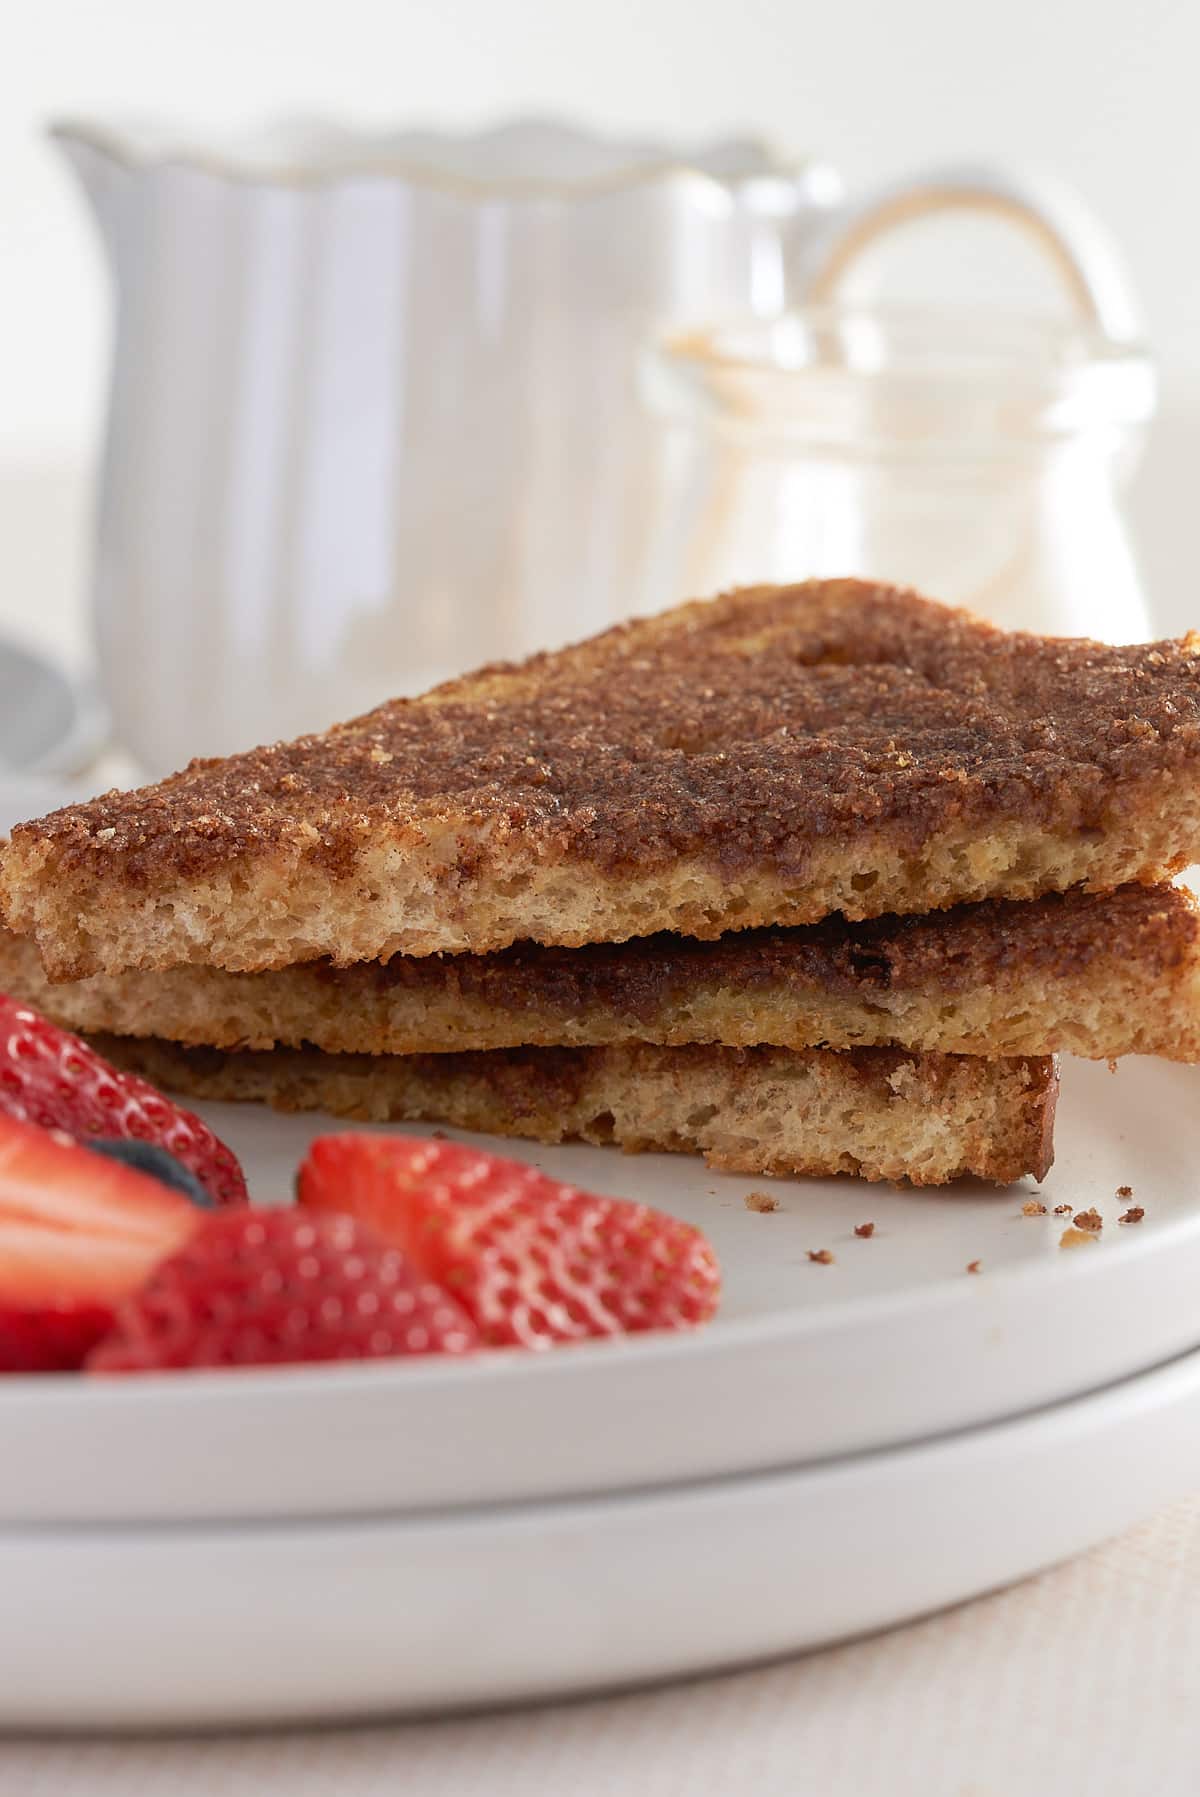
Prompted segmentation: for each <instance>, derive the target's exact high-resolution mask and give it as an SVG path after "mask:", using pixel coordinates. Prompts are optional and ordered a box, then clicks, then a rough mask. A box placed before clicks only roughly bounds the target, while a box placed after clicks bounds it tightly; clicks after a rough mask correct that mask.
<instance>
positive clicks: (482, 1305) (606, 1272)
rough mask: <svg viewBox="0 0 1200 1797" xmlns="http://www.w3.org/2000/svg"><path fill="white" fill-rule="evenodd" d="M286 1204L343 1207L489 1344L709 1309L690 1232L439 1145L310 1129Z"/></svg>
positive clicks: (708, 1276)
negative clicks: (432, 1284)
mask: <svg viewBox="0 0 1200 1797" xmlns="http://www.w3.org/2000/svg"><path fill="white" fill-rule="evenodd" d="M298 1191H299V1198H300V1203H301V1204H302V1205H304V1206H305V1207H307V1208H308V1209H312V1210H338V1211H349V1212H350V1213H351V1215H353V1216H355V1217H359V1218H361V1219H362V1221H363V1222H364V1223H368V1224H370V1225H371V1227H372V1228H374V1229H377V1230H378V1231H379V1233H380V1235H382V1236H383V1237H384V1238H385V1239H386V1240H387V1241H389V1242H393V1243H395V1245H396V1247H397V1248H399V1249H401V1250H402V1252H403V1253H404V1254H405V1255H406V1256H407V1257H408V1259H409V1260H410V1261H412V1262H413V1264H414V1265H416V1266H418V1267H420V1268H421V1270H422V1272H423V1273H424V1274H425V1275H426V1276H427V1277H428V1278H430V1279H433V1280H436V1281H437V1283H438V1284H439V1285H443V1286H445V1287H446V1289H447V1291H450V1292H453V1294H454V1296H455V1297H456V1298H457V1299H458V1300H459V1302H460V1303H461V1304H462V1306H463V1308H464V1310H466V1311H467V1312H468V1313H469V1314H470V1315H471V1316H472V1317H473V1318H474V1320H475V1322H476V1324H477V1325H478V1327H479V1330H480V1333H481V1334H482V1336H483V1339H484V1341H485V1342H487V1343H489V1344H490V1345H492V1346H500V1345H503V1344H519V1345H522V1346H525V1347H530V1348H542V1347H549V1346H550V1345H551V1344H553V1343H554V1342H561V1341H575V1340H578V1339H580V1338H581V1337H584V1336H592V1335H618V1334H621V1333H623V1332H625V1331H633V1330H643V1329H682V1328H688V1327H690V1326H692V1325H694V1324H696V1323H703V1322H706V1321H707V1320H708V1318H709V1317H710V1316H712V1314H713V1312H714V1311H715V1309H716V1307H717V1300H718V1297H719V1295H720V1272H719V1270H718V1267H717V1262H716V1257H715V1256H714V1254H713V1251H712V1248H711V1247H710V1246H709V1244H708V1242H707V1241H706V1240H705V1238H704V1237H703V1236H702V1235H701V1233H700V1231H699V1230H698V1229H693V1228H692V1227H691V1225H690V1224H687V1223H680V1222H677V1221H676V1219H675V1218H673V1217H667V1216H664V1215H663V1214H662V1212H661V1211H655V1210H651V1209H650V1208H649V1207H648V1206H647V1205H644V1204H631V1203H628V1202H626V1201H625V1200H623V1199H620V1198H597V1197H593V1196H591V1195H590V1194H589V1193H587V1192H580V1191H578V1190H576V1188H575V1187H574V1186H568V1185H560V1184H559V1182H558V1181H557V1180H554V1179H548V1178H547V1177H546V1175H545V1174H543V1173H539V1172H538V1171H537V1169H536V1168H534V1167H527V1166H525V1165H524V1164H523V1163H522V1162H519V1161H510V1160H502V1159H501V1158H500V1157H499V1156H497V1155H493V1154H483V1153H481V1152H480V1151H479V1150H477V1149H474V1148H464V1147H460V1146H458V1145H457V1144H455V1143H451V1142H424V1141H417V1140H413V1139H412V1138H410V1137H404V1136H377V1135H362V1134H347V1135H338V1136H322V1137H321V1138H319V1139H318V1140H317V1141H316V1142H314V1143H313V1145H312V1147H311V1148H310V1149H309V1152H308V1157H307V1159H306V1160H305V1162H304V1164H303V1166H302V1167H301V1169H300V1174H299V1181H298Z"/></svg>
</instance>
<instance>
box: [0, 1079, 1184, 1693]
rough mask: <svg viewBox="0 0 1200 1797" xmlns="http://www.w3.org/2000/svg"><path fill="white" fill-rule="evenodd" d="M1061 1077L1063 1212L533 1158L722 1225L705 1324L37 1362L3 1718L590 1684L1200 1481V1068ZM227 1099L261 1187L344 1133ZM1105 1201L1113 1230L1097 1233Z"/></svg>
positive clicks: (16, 1403) (19, 1456) (672, 1164)
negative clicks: (715, 1313)
mask: <svg viewBox="0 0 1200 1797" xmlns="http://www.w3.org/2000/svg"><path fill="white" fill-rule="evenodd" d="M1066 1083H1067V1085H1068V1092H1067V1094H1066V1099H1065V1102H1064V1103H1063V1106H1062V1111H1061V1116H1062V1123H1061V1125H1060V1129H1059V1143H1058V1164H1057V1166H1056V1168H1055V1170H1054V1172H1053V1173H1052V1174H1051V1175H1050V1178H1049V1180H1048V1181H1047V1184H1046V1186H1045V1188H1044V1189H1043V1191H1042V1192H1041V1193H1040V1194H1036V1195H1037V1196H1040V1198H1041V1200H1042V1201H1043V1202H1044V1203H1045V1205H1046V1207H1047V1208H1046V1212H1045V1214H1044V1215H1025V1214H1023V1211H1022V1203H1023V1201H1024V1200H1026V1199H1028V1198H1031V1197H1033V1196H1035V1193H1034V1190H1033V1188H1032V1187H1030V1188H1028V1189H1023V1188H1013V1189H1010V1190H1007V1191H1002V1192H996V1191H993V1190H991V1189H989V1188H983V1187H979V1186H971V1185H964V1186H962V1187H959V1188H951V1189H949V1190H946V1191H940V1192H938V1193H937V1194H936V1195H930V1194H929V1193H924V1194H919V1193H911V1192H898V1191H892V1190H889V1189H883V1188H873V1187H869V1186H866V1185H863V1184H860V1183H855V1182H853V1181H850V1180H840V1181H827V1182H821V1181H807V1182H803V1183H799V1182H795V1183H793V1182H786V1181H773V1182H770V1190H771V1194H772V1196H774V1197H776V1198H777V1200H778V1205H779V1208H778V1209H777V1210H776V1211H774V1212H770V1213H765V1214H760V1213H758V1212H755V1211H754V1210H752V1209H749V1208H747V1206H746V1204H745V1202H744V1200H745V1197H746V1194H747V1192H748V1190H749V1189H750V1187H751V1186H752V1184H753V1182H752V1181H748V1180H746V1179H744V1178H731V1177H720V1176H717V1175H714V1174H712V1173H710V1172H708V1171H707V1170H706V1169H705V1168H704V1167H703V1166H702V1165H700V1164H699V1163H697V1162H695V1161H692V1160H688V1159H682V1158H681V1159H673V1158H670V1157H642V1158H635V1159H624V1158H622V1157H621V1156H619V1155H617V1154H615V1153H614V1152H612V1151H609V1150H601V1149H588V1148H579V1147H572V1148H562V1149H557V1150H539V1149H537V1148H536V1147H532V1146H530V1147H527V1148H524V1149H521V1148H514V1147H513V1145H512V1144H504V1145H503V1151H504V1152H506V1153H522V1152H523V1153H525V1154H526V1155H527V1157H528V1158H530V1159H534V1160H537V1161H538V1163H539V1164H541V1165H543V1166H544V1167H545V1168H546V1169H547V1170H548V1171H549V1172H551V1173H554V1174H559V1175H562V1176H565V1177H569V1178H571V1179H572V1180H574V1181H576V1182H578V1183H580V1184H583V1185H590V1186H592V1187H593V1188H595V1189H596V1190H599V1191H606V1192H612V1193H616V1194H620V1195H626V1196H631V1197H632V1196H637V1197H642V1198H647V1199H649V1200H650V1201H651V1202H653V1203H655V1204H659V1205H661V1206H662V1207H663V1208H665V1209H667V1210H670V1211H673V1212H675V1213H677V1214H678V1215H681V1216H686V1217H688V1218H690V1219H692V1220H693V1221H695V1222H697V1223H700V1224H701V1225H702V1226H703V1227H704V1228H705V1229H706V1230H707V1231H708V1232H709V1234H710V1236H711V1237H712V1239H713V1241H714V1242H715V1244H716V1247H717V1249H718V1252H719V1254H720V1257H721V1261H722V1264H723V1267H724V1270H725V1277H726V1300H725V1303H724V1307H723V1310H722V1314H721V1316H720V1318H719V1320H718V1321H717V1322H715V1323H714V1324H713V1325H711V1326H710V1327H709V1328H708V1329H706V1330H705V1331H703V1332H702V1333H699V1334H697V1335H695V1336H692V1337H664V1338H662V1339H655V1338H645V1339H643V1340H640V1341H638V1340H633V1341H629V1342H626V1343H621V1344H615V1345H614V1344H597V1345H595V1346H587V1347H581V1348H574V1349H563V1350H560V1351H558V1352H556V1353H553V1354H549V1355H546V1356H541V1357H539V1356H522V1355H520V1354H518V1353H510V1354H495V1355H492V1356H490V1357H485V1358H484V1359H482V1360H480V1361H476V1362H474V1363H470V1362H453V1363H438V1362H437V1361H435V1360H429V1361H418V1362H410V1363H392V1364H376V1365H372V1366H346V1367H329V1368H312V1369H303V1368H297V1369H294V1370H292V1369H286V1370H282V1371H273V1372H264V1373H261V1374H259V1373H253V1372H247V1373H242V1374H228V1375H207V1374H204V1375H200V1374H197V1375H176V1376H164V1377H158V1378H140V1379H129V1380H127V1381H113V1382H111V1383H108V1384H101V1383H99V1382H95V1383H92V1382H89V1381H86V1380H83V1379H78V1380H76V1379H70V1378H63V1379H44V1380H32V1379H27V1380H26V1379H9V1380H6V1381H4V1382H3V1383H2V1384H0V1439H2V1440H3V1442H4V1444H5V1451H4V1456H3V1473H2V1475H0V1588H2V1589H3V1591H4V1594H5V1602H4V1604H3V1606H2V1607H0V1721H2V1722H4V1723H7V1724H10V1725H11V1724H23V1725H46V1724H50V1725H55V1726H64V1725H66V1726H70V1725H97V1726H114V1725H131V1726H140V1725H166V1724H205V1723H233V1722H243V1721H255V1722H257V1721H272V1720H283V1719H288V1718H304V1719H305V1720H311V1719H313V1718H316V1717H322V1716H328V1717H340V1716H352V1715H369V1714H375V1713H382V1712H404V1711H416V1710H425V1711H427V1710H430V1709H434V1708H442V1707H447V1706H460V1705H475V1704H482V1703H493V1702H507V1701H511V1700H520V1699H530V1698H539V1697H551V1696H561V1695H564V1694H567V1693H571V1692H582V1691H588V1690H594V1689H599V1688H603V1687H606V1686H613V1685H619V1684H627V1683H631V1682H634V1681H641V1680H647V1679H657V1678H663V1677H668V1676H673V1675H675V1674H680V1673H689V1672H699V1671H702V1670H705V1669H709V1668H716V1667H719V1666H726V1665H731V1664H734V1663H737V1662H741V1661H746V1660H750V1659H754V1658H758V1657H762V1656H767V1655H774V1654H782V1653H789V1652H792V1651H795V1650H797V1649H801V1648H807V1647H814V1646H817V1645H819V1644H822V1643H826V1642H831V1641H834V1640H837V1639H839V1638H841V1637H844V1636H847V1635H853V1634H857V1633H860V1632H862V1631H863V1630H868V1629H873V1628H878V1627H881V1626H884V1625H887V1624H890V1623H895V1622H899V1621H901V1620H903V1619H906V1618H909V1617H913V1616H916V1615H918V1614H920V1613H921V1612H923V1611H927V1610H930V1609H932V1608H935V1607H937V1606H940V1605H943V1604H948V1603H952V1602H955V1601H957V1600H959V1599H962V1598H966V1597H969V1596H972V1595H973V1594H975V1593H978V1592H981V1591H984V1590H987V1589H989V1588H991V1587H994V1586H996V1585H999V1584H1003V1583H1005V1582H1007V1581H1009V1580H1012V1579H1016V1578H1019V1577H1022V1576H1024V1575H1025V1574H1027V1573H1030V1572H1032V1571H1034V1570H1035V1569H1037V1568H1039V1567H1042V1566H1045V1565H1047V1564H1049V1563H1050V1562H1052V1561H1054V1560H1056V1559H1059V1558H1062V1557H1063V1556H1065V1555H1068V1554H1071V1553H1074V1552H1076V1551H1078V1550H1079V1549H1081V1548H1084V1547H1086V1546H1088V1545H1090V1544H1091V1543H1093V1542H1096V1541H1098V1540H1100V1539H1102V1538H1103V1537H1104V1536H1106V1535H1108V1534H1111V1533H1113V1532H1115V1531H1117V1530H1119V1529H1122V1528H1124V1527H1125V1526H1127V1525H1128V1524H1130V1523H1132V1522H1133V1521H1135V1520H1136V1519H1137V1518H1139V1517H1140V1516H1142V1515H1144V1514H1146V1513H1148V1512H1149V1511H1151V1510H1153V1509H1154V1508H1155V1507H1156V1506H1157V1505H1159V1504H1160V1503H1162V1502H1164V1501H1166V1500H1167V1499H1169V1498H1170V1497H1172V1496H1174V1495H1176V1494H1178V1493H1179V1492H1181V1491H1182V1490H1184V1489H1186V1488H1187V1487H1188V1486H1189V1485H1191V1484H1195V1483H1197V1482H1200V1345H1198V1344H1200V1309H1198V1307H1197V1304H1196V1301H1195V1293H1196V1291H1197V1290H1200V1185H1198V1181H1197V1178H1196V1172H1195V1169H1196V1167H1197V1165H1200V1122H1197V1121H1196V1118H1195V1113H1194V1112H1193V1110H1192V1107H1191V1103H1190V1099H1191V1098H1192V1097H1193V1096H1194V1090H1195V1087H1194V1075H1193V1074H1192V1072H1191V1071H1190V1069H1188V1068H1185V1067H1174V1066H1171V1065H1168V1064H1166V1063H1162V1062H1153V1063H1152V1062H1138V1061H1128V1062H1126V1063H1124V1064H1123V1066H1122V1068H1121V1071H1120V1073H1119V1074H1117V1075H1110V1074H1109V1073H1108V1072H1107V1070H1106V1069H1105V1068H1103V1067H1099V1066H1089V1065H1081V1064H1075V1063H1072V1064H1071V1065H1070V1066H1069V1067H1068V1069H1067V1073H1066ZM208 1115H209V1116H210V1119H211V1121H212V1122H213V1124H214V1126H215V1127H216V1128H217V1129H218V1130H219V1131H220V1133H221V1134H222V1135H224V1136H225V1137H226V1139H227V1140H229V1142H230V1143H231V1144H232V1146H233V1147H234V1148H235V1149H236V1150H237V1151H238V1153H239V1154H240V1155H241V1156H242V1157H243V1160H244V1162H245V1164H246V1167H247V1171H248V1174H249V1176H250V1182H251V1189H252V1191H253V1192H254V1193H255V1195H256V1197H258V1198H260V1199H269V1198H283V1197H285V1196H286V1194H287V1192H288V1189H289V1185H290V1180H291V1175H292V1172H293V1169H294V1168H295V1166H296V1164H297V1162H298V1161H299V1160H300V1158H301V1156H302V1154H303V1152H304V1149H305V1146H306V1144H307V1142H308V1140H309V1139H310V1138H311V1137H312V1136H313V1135H315V1134H318V1133H320V1132H321V1130H322V1129H323V1128H326V1127H329V1125H328V1124H325V1123H323V1122H322V1120H321V1119H315V1118H311V1117H308V1118H303V1119H296V1118H280V1117H275V1116H271V1115H269V1114H266V1113H263V1112H258V1111H256V1110H253V1109H249V1108H243V1109H238V1108H232V1107H218V1106H212V1107H209V1110H208ZM1123 1186H1131V1187H1132V1188H1133V1196H1132V1198H1130V1197H1127V1196H1118V1195H1117V1190H1118V1188H1119V1187H1123ZM1131 1204H1136V1205H1139V1206H1141V1207H1143V1208H1144V1211H1145V1217H1144V1220H1143V1221H1141V1222H1138V1223H1136V1224H1135V1223H1129V1224H1124V1225H1122V1224H1120V1223H1119V1222H1118V1220H1117V1219H1118V1217H1119V1216H1120V1215H1121V1214H1122V1213H1124V1212H1125V1211H1126V1210H1127V1209H1128V1207H1129V1206H1130V1205H1131ZM1062 1206H1066V1207H1068V1210H1067V1211H1064V1212H1063V1214H1061V1215H1058V1214H1056V1207H1062ZM1090 1206H1095V1207H1096V1208H1097V1209H1098V1210H1100V1212H1101V1213H1102V1214H1103V1216H1104V1220H1105V1221H1104V1228H1103V1231H1102V1232H1101V1234H1100V1236H1099V1238H1098V1239H1096V1240H1092V1239H1084V1240H1083V1241H1081V1242H1079V1243H1077V1244H1075V1245H1073V1246H1072V1245H1070V1243H1071V1240H1072V1238H1071V1237H1069V1238H1068V1245H1066V1246H1064V1245H1062V1237H1063V1235H1064V1233H1065V1232H1066V1231H1067V1230H1070V1229H1071V1217H1070V1214H1068V1212H1073V1211H1075V1210H1078V1209H1080V1208H1087V1207H1090ZM867 1222H870V1223H873V1225H874V1230H873V1232H872V1233H871V1234H870V1235H869V1236H859V1235H856V1234H855V1225H859V1224H863V1223H867ZM1072 1233H1073V1234H1074V1232H1072ZM822 1249H827V1250H829V1252H830V1253H831V1254H832V1256H833V1259H832V1262H828V1261H826V1260H820V1261H814V1260H812V1259H810V1251H820V1250H822ZM974 1263H978V1269H977V1271H974V1272H972V1271H969V1270H968V1269H969V1267H971V1266H972V1265H973V1264H974Z"/></svg>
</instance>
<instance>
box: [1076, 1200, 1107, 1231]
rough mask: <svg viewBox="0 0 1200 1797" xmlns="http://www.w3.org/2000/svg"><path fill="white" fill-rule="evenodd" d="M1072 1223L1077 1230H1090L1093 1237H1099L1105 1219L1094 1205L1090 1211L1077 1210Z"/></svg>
mask: <svg viewBox="0 0 1200 1797" xmlns="http://www.w3.org/2000/svg"><path fill="white" fill-rule="evenodd" d="M1071 1221H1072V1222H1073V1223H1074V1225H1075V1227H1076V1229H1090V1230H1091V1232H1092V1234H1093V1235H1098V1234H1099V1232H1100V1231H1101V1230H1102V1229H1103V1228H1104V1218H1103V1217H1102V1216H1101V1215H1100V1212H1099V1211H1098V1210H1097V1209H1096V1208H1095V1206H1094V1205H1093V1206H1092V1207H1091V1209H1090V1210H1077V1211H1076V1212H1075V1215H1074V1216H1073V1217H1072V1218H1071Z"/></svg>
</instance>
